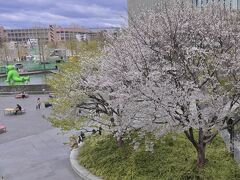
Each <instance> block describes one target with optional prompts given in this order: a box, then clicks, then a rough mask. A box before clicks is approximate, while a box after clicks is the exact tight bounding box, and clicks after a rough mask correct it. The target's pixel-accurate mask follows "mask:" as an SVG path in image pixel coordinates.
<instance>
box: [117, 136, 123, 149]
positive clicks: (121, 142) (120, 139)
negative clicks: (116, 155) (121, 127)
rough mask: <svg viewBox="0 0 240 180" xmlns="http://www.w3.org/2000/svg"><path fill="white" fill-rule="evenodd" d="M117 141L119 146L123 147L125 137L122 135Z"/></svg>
mask: <svg viewBox="0 0 240 180" xmlns="http://www.w3.org/2000/svg"><path fill="white" fill-rule="evenodd" d="M117 143H118V147H122V146H123V138H122V137H119V138H117Z"/></svg>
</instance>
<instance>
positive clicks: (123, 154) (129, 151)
mask: <svg viewBox="0 0 240 180" xmlns="http://www.w3.org/2000/svg"><path fill="white" fill-rule="evenodd" d="M206 156H207V159H208V161H207V164H206V165H205V167H204V168H202V169H199V168H198V167H197V165H196V152H195V149H194V148H193V146H192V145H191V144H190V142H189V141H188V140H186V138H185V136H184V135H177V136H176V140H173V138H172V135H167V136H165V137H163V138H162V139H161V140H158V141H156V145H155V146H154V152H146V151H145V149H144V146H143V145H142V146H140V147H139V149H137V150H133V148H132V146H130V145H129V142H126V143H125V144H124V147H122V148H118V147H117V145H116V141H115V139H113V138H112V137H111V136H93V137H90V138H89V139H87V140H86V141H85V144H84V146H83V147H82V148H81V152H80V154H79V162H80V164H81V165H83V166H85V167H86V168H88V169H89V170H90V171H91V172H93V173H94V174H96V175H97V176H101V177H103V178H104V179H106V180H107V179H109V180H115V179H116V180H117V179H119V180H122V179H140V180H141V179H142V180H145V179H146V180H149V179H153V180H154V179H163V180H165V179H166V180H167V179H169V180H172V179H173V180H175V179H182V180H185V179H186V180H187V179H191V180H201V179H204V180H205V179H211V180H212V179H213V180H214V179H216V180H225V179H231V180H232V179H240V172H239V170H240V169H239V167H238V165H237V164H236V163H235V161H234V160H233V159H232V158H231V156H230V155H229V153H228V152H227V149H226V147H225V144H224V142H223V141H222V139H221V138H220V137H217V138H216V139H215V141H213V143H212V144H211V145H209V146H207V151H206Z"/></svg>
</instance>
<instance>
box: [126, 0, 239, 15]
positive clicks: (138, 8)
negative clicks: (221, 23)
mask: <svg viewBox="0 0 240 180" xmlns="http://www.w3.org/2000/svg"><path fill="white" fill-rule="evenodd" d="M183 1H184V2H187V1H189V2H190V3H192V4H193V5H194V6H196V7H202V6H204V5H206V4H207V3H211V2H221V3H223V5H224V6H226V7H228V8H230V9H240V0H183ZM165 2H169V0H128V14H129V19H131V17H134V16H136V15H139V14H140V13H141V12H145V11H147V10H149V9H154V8H155V7H156V6H157V5H158V6H159V5H160V6H162V5H164V3H165Z"/></svg>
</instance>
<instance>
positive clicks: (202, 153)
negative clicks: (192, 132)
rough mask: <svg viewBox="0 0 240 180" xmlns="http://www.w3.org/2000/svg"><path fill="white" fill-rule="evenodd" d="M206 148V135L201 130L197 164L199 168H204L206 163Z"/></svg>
mask: <svg viewBox="0 0 240 180" xmlns="http://www.w3.org/2000/svg"><path fill="white" fill-rule="evenodd" d="M205 147H206V144H205V143H204V133H203V130H202V128H200V129H199V132H198V146H197V157H198V160H197V162H198V166H199V167H203V166H204V164H205V163H206V158H205Z"/></svg>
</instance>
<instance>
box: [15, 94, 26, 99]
mask: <svg viewBox="0 0 240 180" xmlns="http://www.w3.org/2000/svg"><path fill="white" fill-rule="evenodd" d="M28 97H29V95H28V94H25V97H24V98H28ZM15 98H16V99H24V98H23V97H22V94H17V95H16V96H15Z"/></svg>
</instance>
